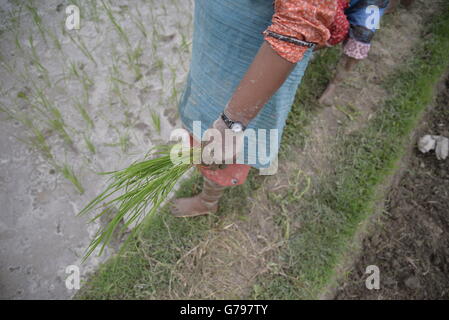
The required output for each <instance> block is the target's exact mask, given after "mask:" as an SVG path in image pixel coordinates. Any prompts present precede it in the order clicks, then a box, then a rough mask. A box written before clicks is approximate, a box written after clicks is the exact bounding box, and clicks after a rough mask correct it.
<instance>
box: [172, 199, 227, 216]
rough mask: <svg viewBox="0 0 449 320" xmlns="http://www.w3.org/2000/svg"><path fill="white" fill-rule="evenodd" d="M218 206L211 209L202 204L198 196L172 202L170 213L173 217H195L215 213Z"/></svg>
mask: <svg viewBox="0 0 449 320" xmlns="http://www.w3.org/2000/svg"><path fill="white" fill-rule="evenodd" d="M217 209H218V205H215V206H213V207H210V206H207V205H205V204H204V202H203V200H202V199H201V198H200V196H199V195H198V196H196V197H192V198H180V199H176V200H174V202H173V206H172V208H171V212H172V214H173V215H174V216H175V217H179V218H182V217H196V216H202V215H206V214H211V213H215V212H217Z"/></svg>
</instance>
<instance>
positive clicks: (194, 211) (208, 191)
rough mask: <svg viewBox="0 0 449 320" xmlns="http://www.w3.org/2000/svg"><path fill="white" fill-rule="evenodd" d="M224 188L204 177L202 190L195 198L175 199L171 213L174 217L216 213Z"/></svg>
mask: <svg viewBox="0 0 449 320" xmlns="http://www.w3.org/2000/svg"><path fill="white" fill-rule="evenodd" d="M224 189H225V187H222V186H220V185H218V184H216V183H215V182H213V181H211V180H209V179H207V178H206V177H204V183H203V190H202V191H201V193H200V194H199V195H197V196H195V197H191V198H181V199H176V200H175V201H174V204H173V206H172V213H173V215H174V216H176V217H196V216H201V215H206V214H210V213H215V212H217V209H218V201H219V200H220V198H221V197H222V196H223V192H224Z"/></svg>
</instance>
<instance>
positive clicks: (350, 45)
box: [343, 38, 371, 60]
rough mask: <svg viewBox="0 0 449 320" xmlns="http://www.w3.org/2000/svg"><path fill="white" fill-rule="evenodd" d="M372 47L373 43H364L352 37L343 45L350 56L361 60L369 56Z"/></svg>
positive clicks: (345, 52) (346, 53)
mask: <svg viewBox="0 0 449 320" xmlns="http://www.w3.org/2000/svg"><path fill="white" fill-rule="evenodd" d="M370 47H371V45H370V44H369V43H363V42H360V41H357V40H354V39H352V38H348V39H347V40H346V42H345V44H344V46H343V52H344V54H345V55H347V56H348V57H351V58H354V59H358V60H361V59H365V58H366V57H368V52H369V49H370Z"/></svg>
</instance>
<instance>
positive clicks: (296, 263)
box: [252, 3, 449, 299]
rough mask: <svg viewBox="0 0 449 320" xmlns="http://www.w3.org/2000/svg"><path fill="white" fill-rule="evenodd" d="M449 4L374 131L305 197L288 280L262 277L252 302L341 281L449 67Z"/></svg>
mask: <svg viewBox="0 0 449 320" xmlns="http://www.w3.org/2000/svg"><path fill="white" fill-rule="evenodd" d="M448 12H449V6H448V4H447V3H446V4H444V9H443V10H441V11H440V13H439V14H438V16H437V17H434V18H433V19H432V22H431V24H430V25H429V26H428V30H426V33H425V34H424V40H423V41H422V42H421V43H420V44H419V46H417V47H416V48H415V50H414V55H413V58H412V59H410V60H409V61H405V62H404V64H403V65H402V66H401V67H400V68H399V69H398V72H397V73H395V74H394V75H393V76H391V77H390V78H389V79H388V80H387V81H386V83H385V86H386V88H388V90H389V91H390V92H391V93H392V95H391V97H390V98H389V99H387V101H386V102H385V104H384V106H383V107H382V108H381V110H380V111H379V112H378V113H377V115H376V116H375V118H374V119H372V120H371V121H370V122H369V124H368V126H367V127H364V128H363V129H361V130H359V131H356V132H353V133H352V134H350V135H347V136H341V138H340V139H339V142H338V143H337V145H336V146H335V154H334V156H335V159H336V162H335V169H334V172H333V174H332V175H330V176H328V177H326V178H324V179H323V180H322V181H321V182H320V194H319V195H318V196H317V195H316V194H315V195H314V196H313V198H306V199H303V202H306V203H305V204H304V203H303V204H301V208H304V207H306V211H305V212H303V213H302V215H305V216H310V218H305V219H304V218H302V219H301V223H302V227H301V230H299V231H298V232H296V233H293V234H292V235H291V236H290V240H289V245H288V248H287V249H286V250H285V252H284V257H283V260H286V261H289V263H288V267H287V268H283V269H282V272H281V274H275V275H272V276H271V277H264V278H262V279H259V283H258V284H257V285H256V286H255V288H254V290H253V294H252V298H257V299H260V298H266V299H316V298H319V297H320V296H321V295H322V294H323V291H324V290H325V289H326V288H327V287H328V286H329V285H330V282H331V281H333V279H335V278H338V277H339V275H336V274H335V272H336V268H337V266H338V265H340V264H341V263H342V259H343V257H344V256H345V253H347V251H348V250H350V249H351V248H352V247H351V246H352V244H353V243H352V241H353V240H354V235H355V234H356V233H357V231H358V230H359V228H361V227H362V226H363V224H364V222H366V219H368V218H369V217H370V215H371V214H372V213H373V212H374V211H375V205H376V202H377V201H378V200H379V199H378V193H377V191H378V188H379V186H381V185H382V184H383V183H385V182H386V181H387V180H388V179H389V178H390V177H391V175H392V174H394V173H395V170H396V169H397V167H398V161H399V160H400V159H401V158H402V156H403V155H404V153H405V150H406V148H407V147H408V146H409V145H410V143H411V141H410V137H411V133H412V132H413V129H414V128H415V127H416V124H417V121H419V119H421V116H422V114H423V112H424V111H425V109H426V107H427V105H428V104H429V103H430V102H431V100H432V98H433V96H434V88H435V86H436V84H437V82H438V81H439V79H440V78H441V76H442V74H443V73H444V71H445V70H446V69H447V67H448V65H449V55H448V54H447V52H449V13H448Z"/></svg>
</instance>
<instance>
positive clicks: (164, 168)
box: [79, 145, 199, 260]
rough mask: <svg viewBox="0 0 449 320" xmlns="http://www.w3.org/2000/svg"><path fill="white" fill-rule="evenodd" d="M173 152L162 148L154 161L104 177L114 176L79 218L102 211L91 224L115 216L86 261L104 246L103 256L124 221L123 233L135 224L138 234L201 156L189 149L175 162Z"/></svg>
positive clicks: (146, 161) (102, 232)
mask: <svg viewBox="0 0 449 320" xmlns="http://www.w3.org/2000/svg"><path fill="white" fill-rule="evenodd" d="M177 146H179V145H177ZM175 147H176V146H175ZM171 150H172V148H171V147H170V146H159V147H157V148H156V149H154V150H153V152H151V153H150V155H151V157H150V155H147V157H146V158H147V160H144V161H141V162H137V163H134V164H132V165H131V166H129V167H128V168H125V169H123V170H120V171H113V172H106V173H100V174H106V175H111V179H110V183H109V185H108V186H107V187H106V189H105V190H104V191H103V192H102V193H101V194H100V195H98V196H97V197H96V198H95V199H94V200H92V201H91V202H90V203H89V204H88V205H87V206H86V207H85V208H84V209H83V210H82V211H81V212H80V213H79V215H85V214H87V213H88V212H91V211H93V210H94V209H101V212H100V213H99V214H97V215H96V216H95V217H94V218H93V219H91V222H92V221H95V220H97V219H99V218H100V217H102V216H103V215H108V214H113V216H112V219H110V222H109V223H108V224H107V225H106V226H105V227H103V228H101V229H100V230H99V231H98V232H97V234H96V235H95V238H94V239H93V240H92V242H91V243H90V245H89V247H88V248H87V252H86V254H85V256H84V260H86V259H87V258H88V257H89V256H90V254H91V253H92V252H93V251H94V250H95V249H96V248H97V247H98V246H100V245H101V249H100V252H99V254H102V252H103V250H104V248H105V246H106V245H107V244H108V243H109V242H110V240H111V237H112V235H113V233H114V231H115V229H116V228H117V226H118V225H119V224H120V223H121V221H126V223H124V225H123V226H122V231H123V230H126V229H127V228H128V227H129V226H130V225H131V224H132V223H134V222H136V223H137V226H136V227H135V228H134V232H135V231H137V229H138V227H139V226H140V225H141V224H140V223H141V222H142V219H143V218H144V217H145V216H148V217H151V216H152V215H153V214H154V213H155V212H156V211H157V209H158V208H159V207H160V205H161V204H162V203H163V202H164V201H165V200H166V199H167V197H168V195H169V193H170V191H172V189H173V187H174V186H175V184H176V183H177V182H178V181H179V179H180V178H181V177H182V176H183V175H184V174H185V173H186V172H187V171H188V170H189V169H190V168H191V167H192V161H191V159H192V157H196V156H198V152H199V150H198V148H194V149H189V150H188V152H186V150H184V152H183V153H182V154H181V155H180V156H179V157H177V159H176V161H173V160H172V158H171V156H170V153H171ZM178 150H179V148H178ZM153 156H154V157H153ZM113 205H116V206H117V211H115V210H110V208H111V206H113Z"/></svg>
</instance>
